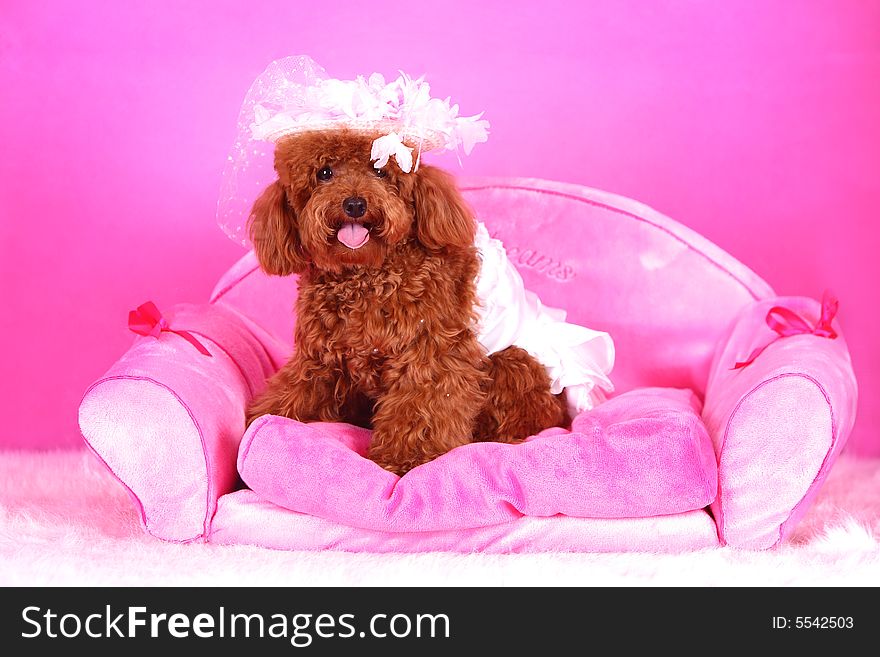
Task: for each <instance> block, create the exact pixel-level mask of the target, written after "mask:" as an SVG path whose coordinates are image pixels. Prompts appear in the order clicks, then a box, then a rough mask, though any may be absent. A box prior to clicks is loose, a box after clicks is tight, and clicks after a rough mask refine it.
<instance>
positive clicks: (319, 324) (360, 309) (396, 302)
mask: <svg viewBox="0 0 880 657" xmlns="http://www.w3.org/2000/svg"><path fill="white" fill-rule="evenodd" d="M377 136H378V135H364V134H359V133H355V132H351V131H348V130H346V129H340V130H333V131H321V132H307V133H301V134H298V135H294V136H289V137H286V138H284V139H283V140H281V141H279V142H278V144H277V145H276V149H275V170H276V172H277V174H278V180H276V181H275V182H274V183H273V184H271V185H270V186H269V187H268V188H267V189H266V190H265V191H264V192H263V194H262V195H261V196H260V197H259V199H258V200H257V201H256V203H255V204H254V208H253V212H252V216H251V224H250V235H251V239H252V241H253V244H254V247H255V250H256V254H257V258H258V260H259V262H260V264H261V267H262V268H263V269H264V270H265V271H266V272H267V273H269V274H275V275H281V276H286V275H290V274H299V296H298V299H297V302H296V316H297V322H296V329H295V336H294V337H295V348H294V354H293V356H292V358H291V360H290V362H288V363H287V364H286V365H285V366H284V367H282V368H281V370H280V371H279V372H278V373H277V374H276V375H275V376H273V377H272V378H270V379H269V381H268V386H267V389H266V391H265V392H264V393H263V394H262V395H260V396H259V397H258V398H257V399H255V400H254V401H253V403H252V404H251V406H250V407H249V409H248V417H247V421H248V423H250V422H251V421H252V420H253V419H254V418H256V417H257V416H260V415H264V414H269V413H271V414H275V415H283V416H287V417H290V418H294V419H297V420H300V421H302V422H308V421H317V420H322V421H346V422H351V423H353V424H359V425H361V426H367V427H372V428H373V437H372V441H371V444H370V449H369V457H370V458H371V459H373V460H374V461H375V462H376V463H378V464H379V465H381V466H382V467H384V468H386V469H388V470H391V471H392V472H396V473H398V474H403V473H405V472H407V471H408V470H410V469H412V468H413V467H415V466H417V465H419V464H421V463H425V462H427V461H430V460H431V459H433V458H435V457H437V456H440V455H441V454H443V453H445V452H447V451H449V450H450V449H452V448H454V447H457V446H459V445H463V444H466V443H469V442H473V441H489V440H492V441H502V442H515V441H518V440H522V439H523V438H525V437H527V436H529V435H531V434H534V433H536V432H537V431H540V430H541V429H544V428H547V427H550V426H557V425H560V424H564V423H565V422H567V417H566V410H565V404H564V403H563V401H562V399H561V396H559V395H553V394H552V393H551V392H550V382H549V378H548V375H547V373H546V371H545V369H544V368H543V366H541V365H540V364H539V363H538V362H537V361H535V359H534V358H532V356H530V355H529V354H528V353H526V352H525V351H524V350H522V349H520V348H518V347H508V348H507V349H505V350H503V351H500V352H498V353H495V354H492V355H491V356H486V353H485V350H484V349H483V348H482V347H481V346H480V344H479V343H478V342H477V338H476V333H475V330H474V328H475V326H476V321H477V318H476V315H475V307H476V303H477V298H476V287H475V279H476V276H477V273H478V270H479V260H478V254H477V251H476V249H475V247H474V234H475V223H474V219H473V216H472V214H471V211H470V210H469V209H468V207H467V206H466V204H465V202H464V200H463V199H462V197H461V196H460V194H459V193H458V191H457V189H456V187H455V185H454V182H453V180H452V178H451V177H450V176H449V175H448V174H447V173H445V172H444V171H442V170H440V169H437V168H435V167H431V166H426V165H421V166H420V167H419V168H418V170H417V171H415V172H413V173H409V174H407V173H403V172H402V171H401V170H400V169H399V168H398V166H397V165H396V163H394V162H393V161H391V162H389V163H388V165H387V166H386V167H384V168H383V169H382V170H381V171H378V172H377V170H376V169H375V168H374V167H373V164H372V162H371V161H370V159H369V156H370V146H371V143H372V141H373V139H374V138H375V137H377ZM327 170H330V171H331V172H332V175H330V176H329V177H328V176H327ZM319 172H321V174H320V176H319ZM352 198H360V199H363V200H364V201H365V202H366V212H365V214H364V215H363V216H362V217H360V218H359V219H358V221H359V222H360V223H362V225H363V226H364V227H365V228H368V229H369V239H368V241H367V242H366V244H364V245H363V246H361V247H360V248H357V249H351V248H349V247H347V246H345V245H344V244H343V243H342V242H341V241H339V240H338V239H337V237H336V235H337V231H338V229H339V228H340V227H341V226H342V224H343V222H344V221H346V220H349V221H350V219H349V218H347V217H346V215H345V213H344V210H343V203H344V202H345V200H346V199H352Z"/></svg>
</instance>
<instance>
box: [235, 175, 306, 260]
mask: <svg viewBox="0 0 880 657" xmlns="http://www.w3.org/2000/svg"><path fill="white" fill-rule="evenodd" d="M249 231H250V238H251V242H253V245H254V250H255V251H256V254H257V260H259V261H260V266H261V267H262V268H263V270H264V271H265V272H266V273H267V274H275V275H276V276H287V275H289V274H298V273H301V272H303V271H305V268H306V266H307V265H308V261H307V260H306V258H305V255H304V254H305V252H304V251H303V247H302V243H301V242H300V238H299V230H298V227H297V222H296V214H295V213H294V211H293V208H291V207H290V204H289V203H288V202H287V194H286V192H285V191H284V186H283V185H282V184H281V181H280V180H276V181H275V182H274V183H272V184H271V185H269V186H268V187H267V188H266V189H265V190H263V193H262V194H260V196H259V198H258V199H257V200H256V201H255V202H254V208H253V210H251V218H250V226H249Z"/></svg>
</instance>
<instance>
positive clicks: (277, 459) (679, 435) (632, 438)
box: [238, 388, 717, 532]
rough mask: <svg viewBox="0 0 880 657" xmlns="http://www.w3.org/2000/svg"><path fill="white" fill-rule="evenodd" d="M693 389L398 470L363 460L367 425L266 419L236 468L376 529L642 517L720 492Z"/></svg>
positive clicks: (279, 498) (322, 510) (696, 504)
mask: <svg viewBox="0 0 880 657" xmlns="http://www.w3.org/2000/svg"><path fill="white" fill-rule="evenodd" d="M699 412H700V402H699V400H698V399H697V397H696V396H695V395H694V394H693V393H692V392H691V391H689V390H673V389H658V388H649V389H640V390H634V391H631V392H629V393H625V394H623V395H620V396H618V397H615V398H614V399H611V400H610V401H608V402H606V403H604V404H601V405H599V406H598V407H596V408H595V409H593V410H592V411H590V412H588V413H583V414H581V415H580V416H578V417H577V418H576V419H575V421H574V423H573V426H572V431H571V432H569V431H565V430H564V429H550V430H547V431H544V432H542V433H541V434H539V435H538V436H534V437H532V438H531V439H529V440H528V441H527V442H525V443H523V444H519V445H504V444H500V443H475V444H470V445H465V446H462V447H459V448H457V449H454V450H453V451H451V452H449V453H447V454H445V455H443V456H442V457H440V458H438V459H435V460H434V461H431V462H430V463H427V464H425V465H422V466H420V467H418V468H415V469H414V470H412V471H410V472H409V473H407V474H406V475H405V476H404V477H402V478H401V477H398V476H396V475H394V474H392V473H389V472H387V471H385V470H383V469H382V468H380V467H379V466H377V465H376V464H374V463H373V462H372V461H369V460H367V459H366V458H364V456H363V455H364V454H365V452H366V448H367V446H368V444H369V439H370V432H369V431H367V430H365V429H360V428H358V427H353V426H351V425H347V424H333V423H320V422H317V423H311V424H302V423H300V422H296V421H294V420H289V419H287V418H282V417H277V416H265V417H263V418H259V419H258V420H257V421H256V422H254V423H253V424H252V425H251V427H250V428H249V429H248V431H247V433H246V434H245V437H244V438H243V439H242V443H241V448H240V451H239V459H238V467H239V472H240V474H241V477H242V479H243V480H244V482H245V483H246V484H247V485H248V487H249V488H250V489H251V490H253V491H254V492H255V493H256V494H257V495H258V496H260V497H262V498H263V499H265V500H268V501H270V502H273V503H274V504H277V505H279V506H282V507H285V508H287V509H291V510H294V511H298V512H301V513H306V514H310V515H314V516H318V517H321V518H325V519H328V520H332V521H336V522H340V523H343V524H346V525H350V526H354V527H360V528H364V529H370V530H375V531H384V532H389V531H396V532H416V531H420V532H421V531H443V530H456V529H466V528H473V527H484V526H488V525H496V524H499V523H505V522H509V521H511V520H515V519H517V518H520V517H522V516H542V517H546V516H554V515H557V514H563V515H567V516H574V517H584V518H639V517H648V516H658V515H668V514H674V513H681V512H684V511H691V510H694V509H700V508H703V507H705V506H706V505H708V504H709V503H710V502H711V501H712V500H713V499H714V498H715V492H716V486H717V470H716V464H715V457H714V454H713V452H712V446H711V441H710V439H709V437H708V435H707V433H706V430H705V428H704V426H703V423H702V421H701V420H700V417H699Z"/></svg>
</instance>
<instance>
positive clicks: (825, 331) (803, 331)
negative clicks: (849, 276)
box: [732, 290, 840, 370]
mask: <svg viewBox="0 0 880 657" xmlns="http://www.w3.org/2000/svg"><path fill="white" fill-rule="evenodd" d="M839 306H840V302H839V301H838V300H837V297H835V296H834V295H833V294H831V292H829V291H828V290H825V293H824V294H823V295H822V314H821V315H820V316H819V322H818V323H817V324H816V326H810V324H809V322H807V320H805V319H804V318H803V317H801V316H800V315H798V314H797V313H796V312H794V311H792V310H790V309H788V308H784V307H783V306H773V307H772V308H771V309H770V310H769V311H767V320H766V321H767V326H769V327H770V328H771V329H773V330H774V331H776V333H777V334H778V335H777V337H775V338H773V339H772V340H771V341H770V342H768V343H767V344H765V345H764V346H763V347H758V348H757V349H755V350H754V351H753V352H752V353H751V354H749V357H748V358H747V359H746V360H744V361H742V362H739V363H737V364H736V365H734V366H733V368H732V369H735V370H738V369H741V368H743V367H746V366H747V365H751V364H752V363H753V362H754V360H755V359H756V358H757V357H758V356H760V355H761V352H762V351H764V350H765V349H766V348H767V347H769V346H770V345H771V344H773V343H774V342H776V341H777V340H779V339H780V338H787V337H790V336H792V335H818V336H819V337H820V338H829V339H831V340H834V339H835V338H836V337H837V331H835V330H834V329H833V328H832V327H831V320H833V319H834V316H835V315H836V314H837V308H838V307H839Z"/></svg>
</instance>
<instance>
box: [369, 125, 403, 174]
mask: <svg viewBox="0 0 880 657" xmlns="http://www.w3.org/2000/svg"><path fill="white" fill-rule="evenodd" d="M412 151H413V149H412V148H410V147H409V146H406V145H405V144H404V143H403V142H402V141H400V135H398V134H397V133H396V132H392V133H391V134H388V135H385V136H384V137H379V138H378V139H374V140H373V147H372V148H371V149H370V161H374V160H375V163H374V164H373V166H374V167H376V168H377V169H381V168H382V167H384V166H385V165H386V164H388V158H389V157H391V156H392V155H393V156H394V159H395V160H397V166H399V167H400V170H401V171H403V172H404V173H409V172H410V171H412V165H413V158H412Z"/></svg>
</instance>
